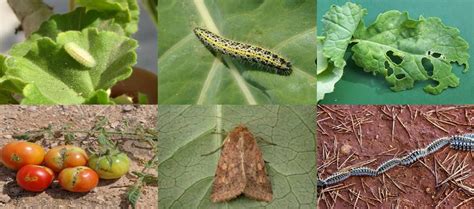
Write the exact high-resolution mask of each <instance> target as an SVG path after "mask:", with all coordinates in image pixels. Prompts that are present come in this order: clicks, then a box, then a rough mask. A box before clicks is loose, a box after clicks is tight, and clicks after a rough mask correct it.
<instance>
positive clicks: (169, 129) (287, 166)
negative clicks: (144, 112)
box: [158, 105, 316, 209]
mask: <svg viewBox="0 0 474 209" xmlns="http://www.w3.org/2000/svg"><path fill="white" fill-rule="evenodd" d="M314 108H315V107H314V106H168V105H163V106H160V111H159V112H158V114H159V115H158V117H159V118H160V123H159V124H158V131H159V132H160V140H159V150H160V152H159V157H158V160H159V166H158V172H159V175H158V177H159V178H158V181H159V182H158V185H160V187H159V197H160V198H159V205H160V208H257V207H258V208H308V209H309V208H311V209H313V208H315V207H316V204H315V202H316V200H315V196H316V194H315V188H316V184H315V183H316V182H315V180H316V161H315V155H316V153H315V150H316V148H315V140H314V139H315V129H314V127H315V126H316V124H315V119H316V115H315V111H314ZM241 123H242V124H244V125H246V126H247V127H248V128H249V129H250V131H252V133H253V134H254V136H255V137H261V138H263V139H264V140H265V141H268V142H271V143H274V144H276V145H270V144H268V143H265V142H264V141H263V140H258V139H257V143H258V144H259V147H260V149H261V150H262V153H263V158H264V159H265V161H266V162H267V163H266V168H267V172H268V175H269V178H270V181H271V182H272V187H273V200H272V201H271V202H269V203H265V202H259V201H255V200H252V199H249V198H246V197H244V196H240V197H238V198H236V199H235V200H231V201H228V202H225V203H212V202H211V200H210V193H211V190H212V182H213V177H214V174H215V171H216V167H217V161H218V159H219V156H220V152H219V151H218V152H215V153H213V154H210V155H206V156H203V155H205V154H208V153H211V152H212V151H214V150H216V149H218V148H219V147H220V146H221V144H222V142H223V139H224V138H225V136H224V135H222V134H218V133H216V132H222V131H221V130H224V131H226V132H229V131H231V130H232V129H233V128H234V127H235V126H236V125H238V124H241ZM216 130H217V131H216Z"/></svg>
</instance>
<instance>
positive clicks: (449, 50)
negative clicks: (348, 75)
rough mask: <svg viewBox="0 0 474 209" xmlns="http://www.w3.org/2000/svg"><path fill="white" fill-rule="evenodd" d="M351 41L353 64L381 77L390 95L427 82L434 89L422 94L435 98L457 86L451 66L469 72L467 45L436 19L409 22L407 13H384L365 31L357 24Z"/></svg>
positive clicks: (457, 81) (411, 20)
mask: <svg viewBox="0 0 474 209" xmlns="http://www.w3.org/2000/svg"><path fill="white" fill-rule="evenodd" d="M353 41H354V42H355V43H356V44H355V45H354V46H353V47H352V51H353V52H354V55H353V57H352V58H353V60H354V61H355V63H356V64H357V65H359V66H361V67H362V68H364V71H366V72H372V73H374V74H376V73H377V74H381V75H383V76H385V79H386V80H387V81H388V83H390V84H391V85H393V86H392V87H391V89H392V90H394V91H402V90H406V89H411V88H413V86H414V83H415V81H423V80H428V79H431V80H433V81H435V82H436V83H437V85H436V86H432V85H428V86H426V87H425V88H424V90H425V91H426V92H428V93H430V94H439V93H441V92H442V91H443V90H445V89H447V88H448V87H457V86H458V85H459V78H458V77H457V76H456V75H455V74H454V73H453V72H452V66H451V62H457V63H458V64H461V65H465V70H467V69H468V68H469V64H468V59H469V54H468V48H469V45H468V43H467V42H466V41H465V40H464V39H463V38H462V37H460V33H459V30H458V29H456V28H452V27H448V26H446V25H444V24H443V23H442V22H441V20H440V19H439V18H434V17H430V18H426V19H425V18H423V17H420V19H419V20H413V19H410V18H409V17H408V13H407V12H403V13H402V12H399V11H395V10H392V11H388V12H385V13H382V14H380V15H379V16H378V17H377V19H376V21H375V22H374V23H373V24H371V25H370V26H368V27H365V26H364V25H362V24H361V25H360V27H359V28H358V29H357V31H356V33H355V34H354V40H353ZM430 65H431V66H430Z"/></svg>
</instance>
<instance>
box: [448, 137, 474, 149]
mask: <svg viewBox="0 0 474 209" xmlns="http://www.w3.org/2000/svg"><path fill="white" fill-rule="evenodd" d="M450 147H451V148H453V149H456V150H461V151H474V138H470V137H465V136H453V137H452V138H451V142H450Z"/></svg>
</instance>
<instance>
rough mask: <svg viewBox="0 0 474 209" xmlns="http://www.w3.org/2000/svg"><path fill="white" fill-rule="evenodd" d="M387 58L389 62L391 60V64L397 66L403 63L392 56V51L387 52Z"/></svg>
mask: <svg viewBox="0 0 474 209" xmlns="http://www.w3.org/2000/svg"><path fill="white" fill-rule="evenodd" d="M387 56H388V58H390V60H392V62H394V63H395V64H397V65H399V64H400V63H402V61H403V58H402V57H400V56H398V55H394V54H393V51H388V52H387Z"/></svg>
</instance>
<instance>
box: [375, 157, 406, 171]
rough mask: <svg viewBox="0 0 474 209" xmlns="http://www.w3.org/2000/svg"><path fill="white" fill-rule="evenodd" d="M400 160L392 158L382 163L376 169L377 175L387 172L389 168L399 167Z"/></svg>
mask: <svg viewBox="0 0 474 209" xmlns="http://www.w3.org/2000/svg"><path fill="white" fill-rule="evenodd" d="M400 162H401V160H400V158H393V159H390V160H388V161H385V162H384V163H382V165H380V166H379V167H378V168H377V175H380V174H382V173H384V172H386V171H388V170H390V169H391V168H393V167H395V166H397V165H400Z"/></svg>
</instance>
